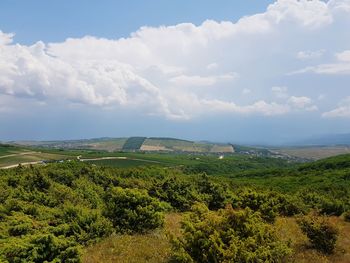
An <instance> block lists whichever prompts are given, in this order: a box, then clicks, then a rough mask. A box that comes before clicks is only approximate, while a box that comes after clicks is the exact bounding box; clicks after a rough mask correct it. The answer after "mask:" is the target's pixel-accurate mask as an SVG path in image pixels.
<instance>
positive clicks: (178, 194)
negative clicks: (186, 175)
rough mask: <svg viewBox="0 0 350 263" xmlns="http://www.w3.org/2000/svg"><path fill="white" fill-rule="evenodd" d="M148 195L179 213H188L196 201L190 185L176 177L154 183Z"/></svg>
mask: <svg viewBox="0 0 350 263" xmlns="http://www.w3.org/2000/svg"><path fill="white" fill-rule="evenodd" d="M149 194H150V195H151V196H154V197H157V198H159V199H160V200H162V201H165V202H168V203H170V204H171V206H172V207H173V208H175V209H176V210H179V211H188V210H189V209H190V208H191V206H192V205H193V202H194V201H195V200H196V197H195V193H194V190H193V189H192V185H191V184H190V183H188V182H185V181H181V180H179V179H177V178H176V177H173V178H170V179H166V180H165V181H163V182H161V183H155V184H154V185H153V186H152V187H151V189H150V190H149Z"/></svg>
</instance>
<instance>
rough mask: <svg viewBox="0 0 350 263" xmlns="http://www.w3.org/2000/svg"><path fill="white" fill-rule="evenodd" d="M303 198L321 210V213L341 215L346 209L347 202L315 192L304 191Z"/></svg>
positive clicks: (311, 205)
mask: <svg viewBox="0 0 350 263" xmlns="http://www.w3.org/2000/svg"><path fill="white" fill-rule="evenodd" d="M300 196H301V198H302V199H303V200H304V202H305V203H306V204H308V205H309V206H310V207H312V208H316V209H318V210H319V212H320V213H321V214H325V215H336V216H340V215H341V214H342V213H343V212H344V211H345V204H344V202H343V201H341V200H338V199H334V198H332V199H330V198H328V197H326V196H324V195H322V194H319V193H315V192H302V193H301V194H300Z"/></svg>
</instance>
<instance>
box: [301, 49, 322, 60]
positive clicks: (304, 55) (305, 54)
mask: <svg viewBox="0 0 350 263" xmlns="http://www.w3.org/2000/svg"><path fill="white" fill-rule="evenodd" d="M324 53H325V50H324V49H321V50H316V51H299V52H298V53H297V58H298V59H301V60H307V59H316V58H320V57H322V56H323V54H324Z"/></svg>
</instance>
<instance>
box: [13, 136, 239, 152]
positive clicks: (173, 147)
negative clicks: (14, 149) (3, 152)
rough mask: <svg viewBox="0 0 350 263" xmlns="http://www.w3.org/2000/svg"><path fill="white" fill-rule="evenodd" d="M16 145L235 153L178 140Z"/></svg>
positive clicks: (217, 146) (228, 147)
mask: <svg viewBox="0 0 350 263" xmlns="http://www.w3.org/2000/svg"><path fill="white" fill-rule="evenodd" d="M11 143H12V144H16V145H24V146H35V147H42V148H52V149H86V150H102V151H109V152H115V151H144V152H193V153H233V152H234V148H233V146H232V145H230V144H217V143H210V142H194V141H187V140H181V139H176V138H161V137H160V138H155V137H151V138H147V137H129V138H97V139H86V140H67V141H14V142H11Z"/></svg>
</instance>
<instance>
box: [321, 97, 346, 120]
mask: <svg viewBox="0 0 350 263" xmlns="http://www.w3.org/2000/svg"><path fill="white" fill-rule="evenodd" d="M322 116H323V117H325V118H350V97H347V98H345V99H344V100H343V101H341V102H340V103H339V105H338V107H337V108H335V109H333V110H330V111H328V112H324V113H323V114H322Z"/></svg>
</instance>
